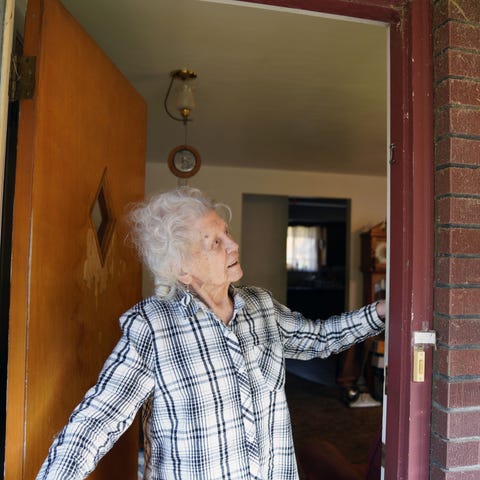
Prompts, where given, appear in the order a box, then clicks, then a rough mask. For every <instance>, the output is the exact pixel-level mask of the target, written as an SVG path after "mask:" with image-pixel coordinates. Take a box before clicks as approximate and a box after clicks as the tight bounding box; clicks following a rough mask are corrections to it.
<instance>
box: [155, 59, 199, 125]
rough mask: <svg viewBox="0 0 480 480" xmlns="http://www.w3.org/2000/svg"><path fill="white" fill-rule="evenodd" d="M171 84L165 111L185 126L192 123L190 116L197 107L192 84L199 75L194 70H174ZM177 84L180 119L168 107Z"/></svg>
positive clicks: (166, 96)
mask: <svg viewBox="0 0 480 480" xmlns="http://www.w3.org/2000/svg"><path fill="white" fill-rule="evenodd" d="M170 77H171V80H170V84H169V85H168V90H167V94H166V95H165V101H164V102H163V105H164V106H165V111H166V112H167V114H168V116H169V117H170V118H172V119H173V120H177V121H179V122H183V123H184V124H185V125H186V124H187V122H190V121H191V120H192V119H191V118H190V114H191V113H192V110H193V108H194V107H195V99H194V97H193V88H192V82H193V80H195V79H196V78H197V74H196V73H195V72H193V71H192V70H188V69H187V68H182V69H180V70H173V71H172V72H170ZM174 84H175V88H174V90H175V108H176V110H177V111H178V112H179V113H180V117H177V116H175V115H173V114H172V113H171V112H170V110H169V106H168V99H169V97H170V93H171V91H172V87H173V86H174Z"/></svg>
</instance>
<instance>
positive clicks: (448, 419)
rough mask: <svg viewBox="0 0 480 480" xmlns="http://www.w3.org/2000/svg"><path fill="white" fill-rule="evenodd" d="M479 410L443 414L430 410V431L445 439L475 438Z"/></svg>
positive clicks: (478, 422) (479, 419) (479, 418)
mask: <svg viewBox="0 0 480 480" xmlns="http://www.w3.org/2000/svg"><path fill="white" fill-rule="evenodd" d="M479 424H480V410H468V411H464V410H461V411H458V410H451V411H448V412H445V411H444V410H440V409H438V408H436V407H435V406H434V407H433V408H432V431H433V432H436V433H437V434H439V435H440V436H442V437H446V438H456V439H458V438H464V437H477V436H478V425H479Z"/></svg>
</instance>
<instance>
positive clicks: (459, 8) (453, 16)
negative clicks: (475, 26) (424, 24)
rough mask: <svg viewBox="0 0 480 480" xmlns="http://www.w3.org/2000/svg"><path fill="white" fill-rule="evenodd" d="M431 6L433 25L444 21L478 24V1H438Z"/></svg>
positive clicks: (479, 18) (479, 14) (479, 20)
mask: <svg viewBox="0 0 480 480" xmlns="http://www.w3.org/2000/svg"><path fill="white" fill-rule="evenodd" d="M433 5H434V6H433V25H440V24H441V23H443V22H445V21H446V20H460V21H461V22H467V23H480V8H478V0H455V1H452V0H440V1H439V2H436V3H435V2H434V4H433Z"/></svg>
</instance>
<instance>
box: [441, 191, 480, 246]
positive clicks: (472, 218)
mask: <svg viewBox="0 0 480 480" xmlns="http://www.w3.org/2000/svg"><path fill="white" fill-rule="evenodd" d="M435 217H436V218H435V221H436V222H438V223H456V224H463V225H478V226H480V198H458V197H446V198H441V199H439V200H437V201H436V215H435ZM479 254H480V252H479Z"/></svg>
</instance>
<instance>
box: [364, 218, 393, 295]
mask: <svg viewBox="0 0 480 480" xmlns="http://www.w3.org/2000/svg"><path fill="white" fill-rule="evenodd" d="M360 237H361V248H362V252H361V266H360V270H361V271H362V274H363V303H364V304H367V303H372V302H374V301H375V300H379V299H381V298H385V277H386V267H387V237H386V224H385V222H381V223H379V224H378V225H375V226H374V227H372V228H371V229H370V230H368V231H367V232H364V233H362V234H361V235H360Z"/></svg>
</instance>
